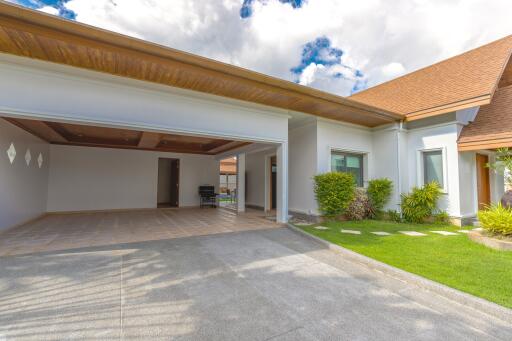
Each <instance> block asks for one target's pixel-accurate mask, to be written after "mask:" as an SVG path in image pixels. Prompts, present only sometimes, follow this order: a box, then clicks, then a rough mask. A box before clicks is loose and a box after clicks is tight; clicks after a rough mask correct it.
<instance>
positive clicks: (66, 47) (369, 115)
mask: <svg viewBox="0 0 512 341" xmlns="http://www.w3.org/2000/svg"><path fill="white" fill-rule="evenodd" d="M0 51H1V52H5V53H9V54H13V55H18V56H24V57H30V58H35V59H39V60H44V61H50V62H54V63H60V64H66V65H71V66H75V67H79V68H85V69H90V70H94V71H100V72H105V73H110V74H113V75H118V76H123V77H129V78H134V79H139V80H144V81H149V82H155V83H159V84H164V85H169V86H173V87H179V88H184V89H189V90H194V91H199V92H204V93H209V94H214V95H218V96H224V97H229V98H233V99H238V100H243V101H248V102H253V103H258V104H264V105H267V106H273V107H277V108H282V109H286V110H293V111H299V112H304V113H309V114H313V115H317V116H320V117H324V118H329V119H333V120H339V121H345V122H350V123H355V124H360V125H364V126H368V127H374V126H378V125H382V124H386V123H390V122H394V121H397V120H399V119H401V118H403V116H402V115H399V114H396V113H392V112H389V111H386V110H382V109H378V108H375V107H371V106H369V105H366V104H362V103H359V102H356V101H352V100H349V99H346V98H344V97H340V96H337V95H333V94H329V93H326V92H323V91H319V90H315V89H312V88H309V87H305V86H301V85H299V84H296V83H292V82H289V81H284V80H281V79H277V78H274V77H270V76H266V75H263V74H260V73H257V72H253V71H249V70H246V69H242V68H239V67H236V66H233V65H229V64H224V63H220V62H217V61H214V60H211V59H207V58H203V57H200V56H196V55H192V54H189V53H185V52H182V51H179V50H175V49H171V48H167V47H164V46H160V45H157V44H153V43H149V42H146V41H143V40H139V39H135V38H131V37H127V36H124V35H121V34H117V33H114V32H109V31H106V30H102V29H98V28H95V27H92V26H87V25H84V24H81V23H76V22H71V21H68V20H63V19H61V18H57V17H54V16H49V15H46V14H44V13H40V12H36V11H32V10H28V9H25V8H21V7H18V6H14V5H12V4H7V3H4V2H0Z"/></svg>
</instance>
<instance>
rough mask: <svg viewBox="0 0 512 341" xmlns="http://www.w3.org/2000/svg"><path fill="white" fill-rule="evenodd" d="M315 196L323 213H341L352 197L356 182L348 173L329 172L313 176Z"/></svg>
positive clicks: (335, 214) (332, 215)
mask: <svg viewBox="0 0 512 341" xmlns="http://www.w3.org/2000/svg"><path fill="white" fill-rule="evenodd" d="M314 180H315V197H316V201H317V202H318V207H319V208H320V211H321V212H322V214H323V215H325V216H328V217H334V216H337V215H340V214H343V213H344V212H345V211H346V209H347V207H348V205H349V204H350V203H351V202H352V200H353V199H354V191H355V188H356V182H355V179H354V176H353V175H352V174H349V173H340V172H330V173H324V174H319V175H316V176H315V177H314Z"/></svg>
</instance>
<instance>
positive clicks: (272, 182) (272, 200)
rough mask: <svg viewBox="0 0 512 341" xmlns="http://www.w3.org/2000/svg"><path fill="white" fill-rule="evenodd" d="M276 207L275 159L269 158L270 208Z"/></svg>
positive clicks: (273, 157)
mask: <svg viewBox="0 0 512 341" xmlns="http://www.w3.org/2000/svg"><path fill="white" fill-rule="evenodd" d="M276 207H277V161H276V157H275V156H272V157H271V158H270V208H271V209H272V210H275V209H276Z"/></svg>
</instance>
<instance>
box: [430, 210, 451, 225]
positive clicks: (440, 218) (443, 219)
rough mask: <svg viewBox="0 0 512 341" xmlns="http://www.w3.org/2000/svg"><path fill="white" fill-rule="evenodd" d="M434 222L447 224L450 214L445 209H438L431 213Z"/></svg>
mask: <svg viewBox="0 0 512 341" xmlns="http://www.w3.org/2000/svg"><path fill="white" fill-rule="evenodd" d="M432 218H434V223H435V224H449V223H450V216H449V215H448V213H447V212H446V211H440V212H437V213H435V214H433V215H432Z"/></svg>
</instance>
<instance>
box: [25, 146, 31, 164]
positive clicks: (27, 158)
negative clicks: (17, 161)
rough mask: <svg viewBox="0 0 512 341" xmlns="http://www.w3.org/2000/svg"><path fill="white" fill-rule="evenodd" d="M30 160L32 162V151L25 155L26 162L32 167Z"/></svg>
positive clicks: (28, 150)
mask: <svg viewBox="0 0 512 341" xmlns="http://www.w3.org/2000/svg"><path fill="white" fill-rule="evenodd" d="M30 160H32V154H31V153H30V149H27V152H26V153H25V162H26V163H27V166H30Z"/></svg>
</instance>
